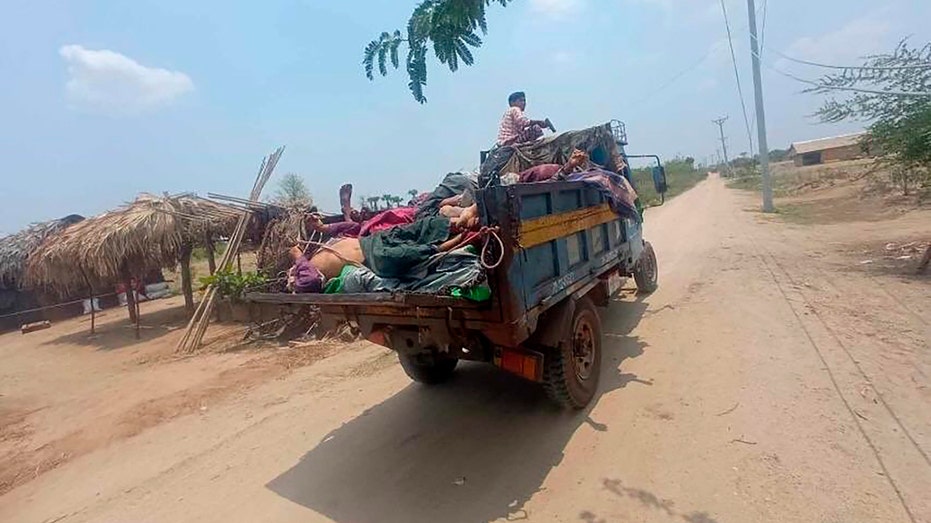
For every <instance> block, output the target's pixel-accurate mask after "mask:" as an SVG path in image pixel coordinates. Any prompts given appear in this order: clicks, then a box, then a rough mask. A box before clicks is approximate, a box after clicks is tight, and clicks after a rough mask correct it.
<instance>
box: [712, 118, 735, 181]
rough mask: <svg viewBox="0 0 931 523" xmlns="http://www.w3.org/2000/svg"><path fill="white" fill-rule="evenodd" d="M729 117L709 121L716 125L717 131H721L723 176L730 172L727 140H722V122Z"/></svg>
mask: <svg viewBox="0 0 931 523" xmlns="http://www.w3.org/2000/svg"><path fill="white" fill-rule="evenodd" d="M728 118H729V117H727V116H723V117H721V118H718V119H717V120H711V122H712V123H714V124H717V126H718V130H720V131H721V148H722V149H724V174H725V175H726V174H727V173H728V172H729V171H730V170H731V166H730V163H729V162H730V160H729V159H728V158H727V141H726V140H727V139H726V138H724V122H726V121H727V119H728Z"/></svg>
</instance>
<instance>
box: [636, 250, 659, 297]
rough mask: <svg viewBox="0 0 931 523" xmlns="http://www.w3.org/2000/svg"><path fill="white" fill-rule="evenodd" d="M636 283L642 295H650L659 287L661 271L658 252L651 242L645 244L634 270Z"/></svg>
mask: <svg viewBox="0 0 931 523" xmlns="http://www.w3.org/2000/svg"><path fill="white" fill-rule="evenodd" d="M634 281H635V282H637V291H638V292H640V293H641V294H650V293H651V292H653V291H655V290H656V288H657V287H658V286H659V269H658V267H657V264H656V252H654V251H653V246H652V245H650V242H643V253H641V254H640V260H639V261H638V262H637V266H636V268H634Z"/></svg>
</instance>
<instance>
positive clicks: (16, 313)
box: [0, 292, 116, 319]
mask: <svg viewBox="0 0 931 523" xmlns="http://www.w3.org/2000/svg"><path fill="white" fill-rule="evenodd" d="M108 296H116V293H115V292H111V293H109V294H99V295H98V294H95V295H94V299H97V298H105V297H108ZM89 299H90V298H89V297H88V298H81V299H78V300H74V301H66V302H64V303H56V304H54V305H46V306H44V307H36V308H34V309H27V310H24V311H18V312H13V313H10V314H3V315H0V319H2V318H11V317H13V316H19V315H21V314H29V313H30V312H39V311H44V310H48V309H56V308H58V307H65V306H67V305H74V304H75V303H83V302H85V301H87V300H89Z"/></svg>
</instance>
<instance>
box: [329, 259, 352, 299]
mask: <svg viewBox="0 0 931 523" xmlns="http://www.w3.org/2000/svg"><path fill="white" fill-rule="evenodd" d="M354 270H355V267H354V266H352V265H349V264H346V265H343V268H342V269H341V270H340V271H339V276H337V277H335V278H333V279H332V280H330V281H328V282H326V287H324V288H323V293H324V294H339V293H341V292H343V281H345V278H346V276H348V275H349V274H351V273H352V271H354Z"/></svg>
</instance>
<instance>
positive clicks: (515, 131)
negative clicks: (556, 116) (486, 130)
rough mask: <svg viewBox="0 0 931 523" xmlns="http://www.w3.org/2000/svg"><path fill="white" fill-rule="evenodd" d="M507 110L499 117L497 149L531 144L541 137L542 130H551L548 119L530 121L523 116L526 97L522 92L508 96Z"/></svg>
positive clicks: (551, 126)
mask: <svg viewBox="0 0 931 523" xmlns="http://www.w3.org/2000/svg"><path fill="white" fill-rule="evenodd" d="M508 105H509V106H510V107H508V110H507V111H505V112H504V116H502V117H501V125H500V126H499V127H498V141H497V144H498V147H503V146H505V145H514V144H518V143H526V142H532V141H534V140H536V139H537V138H539V137H541V136H543V128H544V127H547V128H549V129H552V128H553V124H551V123H550V121H549V119H546V120H531V119H530V118H528V117H527V116H525V115H524V110H525V109H526V108H527V96H526V95H525V94H524V93H523V91H517V92H516V93H511V95H510V96H508Z"/></svg>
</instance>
